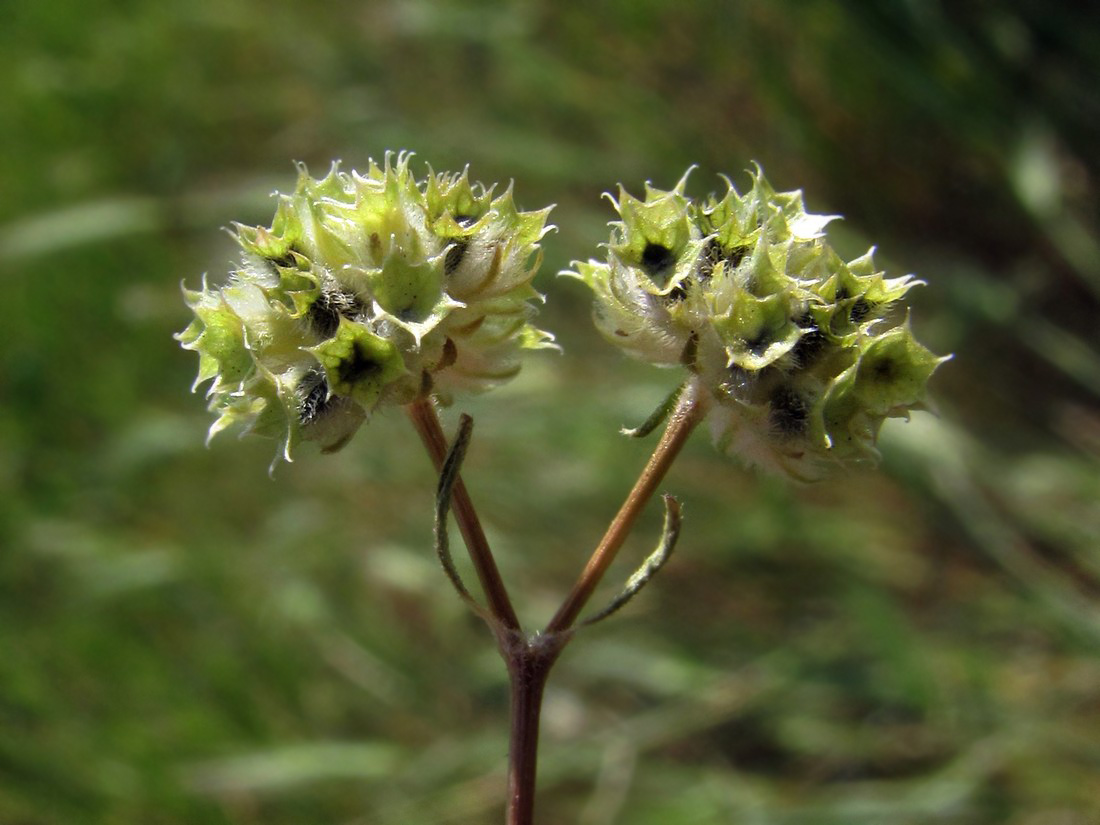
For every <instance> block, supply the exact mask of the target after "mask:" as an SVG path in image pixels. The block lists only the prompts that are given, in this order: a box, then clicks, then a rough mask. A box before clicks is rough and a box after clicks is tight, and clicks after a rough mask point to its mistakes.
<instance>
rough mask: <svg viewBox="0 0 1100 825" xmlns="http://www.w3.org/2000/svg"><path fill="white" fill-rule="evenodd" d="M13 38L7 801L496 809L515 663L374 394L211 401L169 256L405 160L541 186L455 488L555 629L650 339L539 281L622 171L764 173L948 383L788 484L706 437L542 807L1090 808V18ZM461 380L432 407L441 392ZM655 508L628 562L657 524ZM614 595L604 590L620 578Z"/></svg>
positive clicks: (731, 15)
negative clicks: (522, 287) (535, 324)
mask: <svg viewBox="0 0 1100 825" xmlns="http://www.w3.org/2000/svg"><path fill="white" fill-rule="evenodd" d="M4 12H5V13H4V25H3V26H2V27H0V44H2V52H3V55H4V57H3V69H2V70H0V124H2V125H0V148H2V150H3V151H0V296H2V297H0V301H2V306H0V319H2V320H0V341H2V349H0V399H2V403H0V545H2V546H0V822H3V823H5V825H116V824H118V825H122V824H125V825H129V824H130V823H142V824H143V825H145V824H146V823H148V824H150V825H157V824H159V823H165V824H166V825H167V824H168V823H171V824H172V825H176V824H177V823H178V824H179V825H206V823H211V825H222V824H223V823H226V824H228V823H233V825H252V823H256V825H259V824H260V823H262V824H263V825H327V824H328V823H335V824H336V825H416V823H437V824H438V825H445V824H446V823H456V824H457V823H491V822H498V821H500V820H501V813H500V811H501V808H502V805H503V798H504V782H503V776H504V755H505V751H506V731H505V720H506V705H507V692H506V685H505V679H504V673H503V667H502V664H501V662H500V661H499V659H498V657H497V655H496V653H495V651H494V649H493V646H492V644H491V642H490V640H489V638H488V635H487V633H486V631H485V629H484V628H483V627H482V626H480V625H479V624H478V622H477V621H476V620H475V619H473V618H471V617H469V616H467V615H466V613H465V612H464V610H463V608H462V607H461V605H460V604H459V602H458V600H457V599H456V598H455V597H454V596H453V594H452V593H451V592H450V590H449V588H448V585H447V584H446V583H445V581H444V579H443V577H442V576H441V575H440V574H439V572H438V571H437V570H436V569H435V564H434V561H433V558H432V555H431V546H430V529H431V526H430V512H431V494H432V488H433V485H434V478H433V474H432V471H431V469H430V466H429V464H428V461H427V459H426V457H425V456H424V455H423V453H422V451H420V449H419V447H418V444H417V443H416V440H415V437H414V436H413V435H412V432H411V429H410V428H409V426H408V422H407V421H405V420H404V419H403V418H402V417H401V416H400V415H399V414H387V415H382V416H379V417H378V418H376V420H374V421H372V422H371V424H370V425H369V426H368V427H367V428H365V429H364V430H363V431H361V433H360V435H359V436H358V437H357V438H356V439H355V441H354V442H353V443H352V444H351V445H350V446H349V447H348V448H347V449H346V450H345V451H344V452H342V453H340V454H339V455H337V456H331V457H323V456H319V455H317V454H316V453H309V452H308V451H303V453H302V454H301V456H300V457H299V459H298V461H296V462H295V463H294V464H293V465H289V466H283V467H281V468H280V469H279V470H278V472H277V473H276V475H275V477H274V479H271V478H269V477H268V475H267V467H268V463H269V460H270V458H271V455H272V449H273V445H272V444H270V443H267V442H263V441H260V440H248V439H246V440H243V441H236V440H234V439H233V438H232V437H223V438H224V440H218V441H216V442H215V443H214V444H213V445H212V446H211V447H210V448H209V449H204V448H203V446H202V441H203V436H204V432H205V429H206V426H207V425H208V423H209V418H208V415H207V414H206V412H205V410H204V403H203V400H202V397H201V395H198V396H192V395H189V394H188V392H187V390H188V387H189V385H190V383H191V380H192V376H193V373H194V369H195V363H194V356H193V354H191V353H186V352H183V351H181V350H179V349H178V347H177V345H176V344H175V342H174V341H173V340H172V338H171V334H172V333H173V332H174V331H176V330H179V329H181V328H182V327H183V326H184V325H185V324H186V323H187V320H188V313H187V311H186V309H185V308H184V305H183V302H182V300H181V298H180V294H179V284H180V281H181V280H186V281H187V282H188V283H189V284H190V285H192V286H195V285H197V283H198V281H199V278H200V276H201V274H202V273H203V272H209V273H210V274H211V277H212V278H213V279H215V280H217V279H219V278H220V277H221V276H222V274H223V273H224V272H225V271H226V270H227V269H228V268H229V267H230V266H231V264H232V261H233V258H234V255H235V253H234V250H233V247H232V242H231V239H230V238H229V237H228V235H227V234H226V233H224V232H222V231H220V228H222V227H225V226H227V225H228V224H229V223H230V222H231V221H233V220H241V221H244V222H252V223H262V222H266V221H268V220H269V219H270V215H271V212H272V209H273V203H272V201H271V199H270V193H271V192H272V190H274V189H277V188H281V189H284V190H286V189H288V188H290V187H292V186H293V181H294V169H293V166H292V161H293V160H301V161H304V162H306V163H307V164H309V166H310V168H311V170H312V171H314V172H315V173H317V174H320V173H322V172H324V171H325V170H326V168H327V166H328V164H329V162H330V161H331V160H332V159H333V158H342V159H343V160H344V162H345V164H346V165H347V166H350V167H355V166H358V165H362V164H364V163H365V162H366V160H367V159H368V157H372V156H373V157H375V158H379V157H381V156H382V154H383V153H384V152H385V151H386V150H387V149H402V148H405V149H412V150H415V151H416V152H417V153H418V156H419V159H420V161H422V162H430V163H431V164H432V165H433V166H434V167H435V168H436V169H459V168H461V167H462V166H463V165H464V164H466V163H470V164H471V165H472V174H473V176H474V177H475V178H477V179H481V180H486V181H493V180H499V181H507V180H509V179H514V181H515V186H516V193H517V199H518V202H519V204H520V205H521V206H523V207H525V208H538V207H541V206H542V205H544V204H546V203H551V202H553V203H556V204H557V208H556V210H555V212H554V215H553V219H554V221H555V222H556V223H557V224H558V225H559V226H560V231H559V232H557V233H556V234H554V235H551V236H549V237H548V238H547V239H546V241H545V250H546V263H545V267H544V272H543V274H542V275H541V276H540V278H539V281H538V286H539V287H540V288H541V289H542V291H544V292H546V293H548V296H549V300H548V303H547V305H546V308H545V311H544V314H543V315H542V325H543V326H545V327H548V328H550V329H552V330H553V331H554V332H555V333H556V334H557V336H558V339H559V341H560V342H561V344H562V345H563V346H564V349H565V354H564V355H562V356H558V355H555V354H545V353H537V354H535V355H534V356H533V357H532V358H531V359H530V362H529V363H528V365H527V366H526V368H525V371H524V373H523V374H522V376H521V377H520V378H519V379H518V380H517V381H515V382H514V383H513V384H511V385H510V386H508V387H507V388H505V389H503V390H500V391H498V392H495V393H493V394H490V395H488V396H485V397H483V398H478V399H474V400H471V401H469V402H464V403H463V404H462V409H465V410H468V411H470V412H471V413H473V414H474V415H475V418H476V420H477V430H476V434H475V442H474V447H473V449H472V453H471V455H470V459H469V463H468V467H467V471H466V477H467V479H468V483H469V484H470V486H471V489H472V492H473V495H474V496H475V499H476V500H477V501H478V502H480V505H481V510H482V511H483V517H484V518H485V520H486V523H487V527H488V529H489V532H490V535H491V538H492V540H493V541H494V544H495V547H496V549H497V552H498V554H499V557H500V562H501V565H502V567H503V569H504V573H505V575H506V577H507V580H508V581H509V582H510V583H511V584H512V587H513V591H514V596H515V598H516V599H517V601H518V602H519V603H520V604H521V612H522V614H523V616H524V618H525V619H526V620H527V621H528V622H530V623H531V624H532V625H535V624H538V623H540V622H542V621H545V620H546V619H547V618H548V617H549V615H550V614H551V613H552V612H553V610H554V608H555V607H556V604H557V601H558V600H559V599H560V598H561V596H562V594H563V593H564V592H565V590H566V589H567V588H568V586H569V584H570V583H571V582H572V580H573V578H574V576H575V575H576V572H577V570H578V568H579V566H580V564H581V563H582V560H583V559H584V558H585V557H586V556H587V553H588V552H589V550H590V548H591V547H592V545H593V543H594V542H595V540H596V539H597V537H598V536H599V534H600V533H601V532H602V529H603V526H604V525H605V524H606V522H607V520H608V519H609V518H610V516H611V514H612V513H613V512H614V511H615V509H616V508H617V506H618V503H619V500H620V498H621V496H622V495H623V494H624V493H625V491H626V490H627V489H628V488H629V485H630V483H631V481H632V479H633V475H634V474H635V473H636V472H637V470H638V469H639V468H640V467H641V465H642V463H643V462H644V459H645V455H646V453H647V449H648V447H647V445H646V444H641V443H638V442H633V441H630V440H628V439H624V438H621V437H620V436H618V435H617V434H616V430H617V428H618V427H619V426H621V425H623V424H635V423H637V422H639V421H640V420H642V419H643V418H644V417H645V416H646V415H647V414H648V412H649V411H650V410H651V409H652V407H653V406H654V405H655V404H656V403H657V401H659V400H660V399H661V398H662V397H663V396H664V394H665V393H666V392H667V391H668V390H669V389H670V387H671V385H672V384H673V383H674V382H675V380H676V379H675V377H674V376H673V375H672V374H670V373H666V372H661V371H656V370H652V369H649V368H646V367H644V366H641V365H636V364H633V363H630V362H627V361H626V360H625V359H624V358H622V357H621V356H620V355H619V354H618V353H617V352H616V351H613V350H612V348H610V347H608V346H607V345H605V344H604V343H603V342H602V341H601V340H599V339H598V337H597V336H596V335H595V333H594V331H593V330H592V328H591V325H590V323H589V306H588V296H587V295H586V294H585V290H584V288H583V287H582V286H581V285H580V284H578V283H576V282H573V281H568V280H564V279H555V278H554V277H553V275H554V273H555V272H556V271H558V270H559V269H562V268H564V267H566V266H567V265H568V264H569V261H570V260H571V259H573V258H578V257H579V258H584V257H587V256H589V255H594V254H598V253H597V248H596V245H597V244H598V243H599V242H600V241H601V240H605V239H606V236H607V228H606V223H607V221H609V220H610V219H611V218H612V217H613V213H612V210H611V209H610V207H609V205H608V204H607V202H606V201H602V200H601V199H600V194H601V193H602V192H604V191H607V190H610V189H613V188H614V187H615V186H616V185H617V184H618V183H619V182H622V183H624V184H625V185H626V186H627V187H629V188H631V189H633V190H634V191H638V190H639V189H640V188H641V186H642V184H643V182H644V181H645V180H647V179H649V180H652V181H653V182H654V183H655V184H656V185H658V186H663V187H668V186H671V185H672V184H673V183H674V182H675V181H676V180H677V179H678V178H679V177H680V175H681V174H682V173H683V171H684V169H685V168H686V167H687V166H689V165H690V164H698V165H699V169H698V171H697V172H696V173H695V174H694V176H693V178H692V180H691V184H690V191H692V192H693V193H694V194H697V195H702V194H705V193H706V192H707V191H709V190H711V189H715V188H719V187H720V186H721V184H720V182H719V180H718V179H717V178H716V177H715V175H716V174H717V173H720V172H727V173H730V174H731V175H732V176H733V177H734V178H735V180H737V181H738V182H739V183H741V184H747V181H748V178H747V176H746V175H745V174H744V171H743V170H745V169H746V168H747V167H748V165H749V164H750V162H751V161H752V160H754V159H755V160H758V161H759V162H761V163H762V164H763V166H764V168H765V170H766V171H767V173H768V175H769V177H770V179H771V180H772V181H773V183H774V184H775V185H776V186H777V188H780V189H792V188H799V187H801V188H803V189H804V191H805V193H806V198H807V203H808V206H809V208H810V209H811V211H815V212H823V213H840V214H843V215H845V216H846V220H845V221H844V222H843V223H841V224H834V228H833V230H832V231H831V236H832V237H833V238H834V240H835V242H836V244H837V245H838V246H839V248H840V249H841V251H842V252H844V253H845V254H846V255H848V256H849V257H854V256H855V255H858V254H860V253H862V252H863V251H864V250H865V249H866V247H867V246H869V245H870V244H871V243H874V244H876V245H877V247H878V250H879V252H878V254H879V257H880V262H881V263H883V264H885V265H886V266H887V267H888V269H889V271H891V272H892V273H893V274H904V273H906V272H915V273H917V274H918V275H919V276H921V277H923V278H925V279H926V280H927V281H928V286H927V287H923V288H921V289H919V290H917V292H916V293H914V295H915V308H914V313H913V325H914V328H915V329H916V330H917V333H918V335H919V336H920V337H921V339H922V340H924V341H925V342H926V343H927V344H928V345H929V346H930V347H931V348H932V349H934V350H935V351H937V352H941V353H942V352H954V353H955V359H954V360H953V361H951V362H950V363H949V364H947V365H946V366H945V367H944V368H943V369H942V370H941V371H940V373H939V374H938V375H937V376H936V378H935V380H934V382H933V383H934V389H935V395H936V397H937V400H938V403H939V407H940V416H939V417H938V418H934V417H932V416H930V415H926V414H919V415H917V416H915V417H914V419H913V421H912V422H910V423H908V424H905V423H902V422H891V423H889V424H888V425H887V427H886V429H885V431H884V433H883V438H882V448H883V452H884V456H885V460H884V465H883V468H882V469H881V470H880V471H879V472H874V473H872V472H866V473H864V472H857V473H851V474H849V475H846V476H844V477H841V478H838V479H835V480H832V481H830V482H828V483H825V484H819V485H816V486H812V487H804V488H794V487H791V486H790V485H787V484H785V483H781V482H777V481H774V480H769V479H762V478H759V477H757V476H755V475H753V474H752V473H749V472H746V471H744V470H743V469H741V468H740V467H738V466H737V465H736V463H735V462H733V461H731V460H729V459H726V458H723V457H722V456H720V455H718V454H717V453H716V452H715V451H714V450H713V449H712V448H711V446H710V444H709V442H708V439H707V437H706V434H705V433H703V432H700V433H698V434H697V435H696V437H695V438H694V439H693V441H692V442H691V444H689V446H688V449H687V451H686V453H685V455H684V456H683V457H682V458H681V460H680V461H679V463H678V464H677V466H676V467H675V468H674V470H673V472H672V473H671V475H670V476H669V478H668V480H667V482H666V485H665V486H666V487H667V488H668V489H669V490H670V491H672V492H675V493H676V494H677V495H679V496H680V497H681V499H682V501H683V503H684V507H685V513H686V518H687V521H686V526H685V530H684V534H683V537H682V540H681V545H680V548H679V550H678V551H677V556H676V557H675V558H674V560H673V562H672V563H671V564H670V566H669V567H668V568H667V569H666V570H665V572H664V573H663V574H662V575H661V576H660V577H659V578H658V580H657V581H656V582H655V583H654V584H653V585H651V586H650V588H649V589H648V590H647V591H646V592H645V593H644V594H643V596H641V597H640V598H639V599H637V600H636V601H635V602H634V603H633V604H631V606H630V607H629V608H627V609H626V610H625V611H624V612H623V613H622V614H620V615H619V616H618V617H616V618H615V619H614V620H613V621H611V622H608V623H606V624H603V625H601V626H599V627H598V628H595V629H592V630H590V631H589V632H587V633H586V634H585V637H584V638H582V639H580V640H579V641H578V642H577V643H575V644H574V646H572V647H571V648H570V649H569V650H568V651H567V653H566V655H565V657H564V658H563V660H562V661H561V662H560V664H559V666H558V669H557V670H556V672H555V674H554V678H553V680H552V683H551V689H550V693H549V695H548V699H547V708H546V719H545V728H544V739H543V761H542V767H541V777H540V778H541V783H540V788H541V792H540V793H541V796H540V803H539V805H540V811H541V817H542V821H543V822H562V823H564V822H576V823H581V824H582V825H611V823H632V825H679V824H680V823H683V824H684V825H688V823H691V824H692V825H704V824H709V823H736V824H737V825H750V824H751V825H770V823H782V824H783V825H826V823H844V824H845V825H852V824H855V825H860V824H865V825H870V824H871V823H891V825H907V823H933V822H936V823H946V822H950V823H959V824H960V825H970V824H973V825H977V823H1009V824H1010V825H1096V823H1097V822H1100V551H1098V549H1097V545H1098V544H1100V541H1098V538H1100V338H1098V319H1100V315H1098V307H1100V230H1098V220H1097V218H1098V215H1097V207H1098V204H1100V193H1098V190H1097V186H1098V181H1100V177H1098V176H1100V161H1098V157H1100V156H1098V154H1097V146H1098V145H1100V131H1098V129H1097V124H1098V123H1100V82H1098V81H1100V19H1098V17H1100V14H1098V13H1097V12H1096V10H1093V9H1091V8H1090V4H1087V3H1070V2H1061V3H1059V2H1056V0H1014V1H1013V2H982V1H981V0H979V1H978V2H970V3H950V2H946V0H944V1H943V2H936V1H935V0H907V1H906V0H894V1H891V0H871V1H870V2H856V1H855V0H852V2H835V0H834V1H833V2H829V1H827V0H742V1H741V2H704V1H703V0H678V2H662V1H661V0H617V2H610V1H605V0H591V2H586V3H569V2H550V0H522V1H521V2H489V0H481V1H480V2H479V1H478V0H442V1H441V2H429V0H408V1H405V2H399V0H356V1H355V2H352V1H351V0H329V1H328V2H325V3H315V4H307V3H290V2H279V1H278V0H266V1H265V2H260V0H188V2H183V0H165V1H164V2H153V0H129V1H128V0H79V2H77V0H49V2H38V3H35V2H29V0H28V1H27V2H22V1H21V0H15V1H14V2H11V3H8V4H6V5H5V7H4ZM454 423H455V411H449V412H448V413H447V415H446V424H447V426H448V427H453V426H454ZM658 520H659V519H658V514H657V513H656V512H653V513H650V514H649V515H648V516H647V520H646V521H645V523H643V525H642V527H641V528H640V530H639V533H638V536H637V537H636V538H635V539H634V541H633V542H632V544H631V545H629V546H628V548H627V551H626V553H625V554H624V555H625V557H626V559H625V560H624V563H623V565H622V566H621V567H620V568H618V569H617V570H616V571H615V575H616V576H619V577H621V576H623V575H625V574H626V573H627V572H629V567H628V562H630V561H634V562H635V563H636V562H637V560H638V559H640V558H641V557H642V555H643V554H644V553H645V552H647V551H648V549H649V547H650V545H651V542H652V541H653V540H654V536H655V533H654V531H655V530H656V528H657V526H658ZM609 592H610V590H609Z"/></svg>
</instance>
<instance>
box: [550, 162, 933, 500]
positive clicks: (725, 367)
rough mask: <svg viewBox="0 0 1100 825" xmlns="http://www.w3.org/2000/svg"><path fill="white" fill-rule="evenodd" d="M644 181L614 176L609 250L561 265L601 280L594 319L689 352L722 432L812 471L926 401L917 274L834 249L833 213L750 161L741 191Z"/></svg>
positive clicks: (669, 360)
mask: <svg viewBox="0 0 1100 825" xmlns="http://www.w3.org/2000/svg"><path fill="white" fill-rule="evenodd" d="M686 183H687V175H685V176H684V178H682V179H681V180H680V182H679V183H678V184H677V185H676V186H675V187H674V188H673V189H671V190H669V191H663V190H660V189H656V188H654V187H652V186H650V185H648V184H647V185H646V190H645V196H644V198H642V199H638V198H635V197H633V196H632V195H630V194H629V193H627V192H625V191H623V190H620V192H619V195H618V197H617V198H612V203H613V204H614V205H615V208H616V210H617V211H618V213H619V216H620V220H619V221H617V222H615V223H613V224H612V234H611V241H610V243H609V244H608V247H607V249H608V254H607V257H606V260H604V261H588V262H576V263H575V264H574V270H572V271H569V272H567V273H564V274H567V275H571V276H574V277H577V278H579V279H580V280H581V281H583V282H584V283H585V284H587V285H588V286H589V287H590V288H591V289H592V291H593V293H594V294H595V307H594V319H595V323H596V327H597V328H598V329H599V331H600V332H601V333H602V334H603V335H604V337H605V338H607V340H608V341H610V342H612V343H613V344H615V345H616V346H618V347H620V348H621V349H622V350H623V351H624V352H626V353H627V354H629V355H631V356H632V357H635V358H639V359H641V360H645V361H649V362H651V363H653V364H657V365H660V366H670V367H671V366H683V367H686V368H687V369H688V370H689V371H690V373H691V374H692V376H691V378H690V380H692V381H694V382H696V383H697V384H698V385H699V386H700V387H701V388H702V390H703V391H704V393H705V403H706V404H707V406H708V408H709V410H710V411H709V418H710V425H711V429H712V432H713V434H714V437H715V440H716V442H717V443H718V444H719V446H721V447H722V448H724V449H726V450H728V451H729V452H731V453H733V454H736V455H738V456H740V457H741V458H742V459H743V460H744V461H746V462H747V463H749V464H752V465H759V466H762V467H764V468H767V469H771V470H775V471H778V472H781V473H783V474H786V475H789V476H792V477H795V478H799V479H810V478H815V477H818V476H819V475H820V474H821V473H822V472H823V471H824V470H825V469H826V468H827V467H828V466H829V465H833V464H849V463H855V462H860V461H873V460H875V459H876V458H877V456H878V453H877V451H876V449H875V441H876V439H877V436H878V431H879V428H880V427H881V425H882V422H883V420H884V419H885V418H887V417H892V416H906V415H908V413H909V411H910V410H912V409H917V408H920V407H921V406H922V405H923V404H924V403H925V400H926V399H925V388H926V385H927V383H928V379H929V377H930V376H931V375H932V373H933V371H934V370H935V369H936V367H937V366H938V365H939V364H940V363H942V362H943V361H945V360H947V359H946V358H941V357H938V356H935V355H933V354H932V353H931V352H929V351H928V350H927V349H926V348H924V347H923V346H922V345H921V344H919V343H918V342H917V341H916V339H914V338H913V336H912V333H911V332H910V331H909V326H908V320H907V314H906V311H905V310H904V308H903V307H902V306H901V302H902V299H903V298H904V297H905V295H906V293H907V292H908V291H909V289H910V288H911V287H913V286H914V285H916V284H918V283H921V282H920V281H916V280H915V279H913V278H912V277H911V276H904V277H900V278H887V277H885V275H884V273H883V272H881V271H879V270H877V269H876V267H875V264H874V260H873V257H872V252H871V251H869V252H867V253H866V254H865V255H863V256H861V257H859V258H856V259H855V260H852V261H847V262H846V261H844V260H843V259H841V258H840V257H839V256H838V255H837V254H836V252H835V251H834V250H833V249H832V247H831V246H830V245H829V244H828V243H827V241H826V240H825V228H826V226H827V225H828V223H829V222H830V221H832V220H834V219H835V216H825V215H814V214H810V213H807V212H806V211H805V208H804V206H803V202H802V194H801V192H797V191H795V192H776V191H775V190H774V189H772V187H771V186H770V185H769V184H768V182H767V181H766V180H765V178H764V175H763V173H762V172H761V170H760V169H759V168H756V169H755V171H754V173H753V175H752V187H751V189H749V190H748V191H747V192H745V193H744V194H741V193H739V192H738V191H737V190H736V188H735V187H734V186H733V184H732V183H730V182H729V181H728V180H727V181H726V183H727V190H726V192H725V194H724V195H722V196H721V197H716V196H712V197H710V198H709V199H708V200H706V201H703V202H696V201H693V200H692V199H690V198H689V197H687V195H686V194H685V192H684V189H685V185H686Z"/></svg>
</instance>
